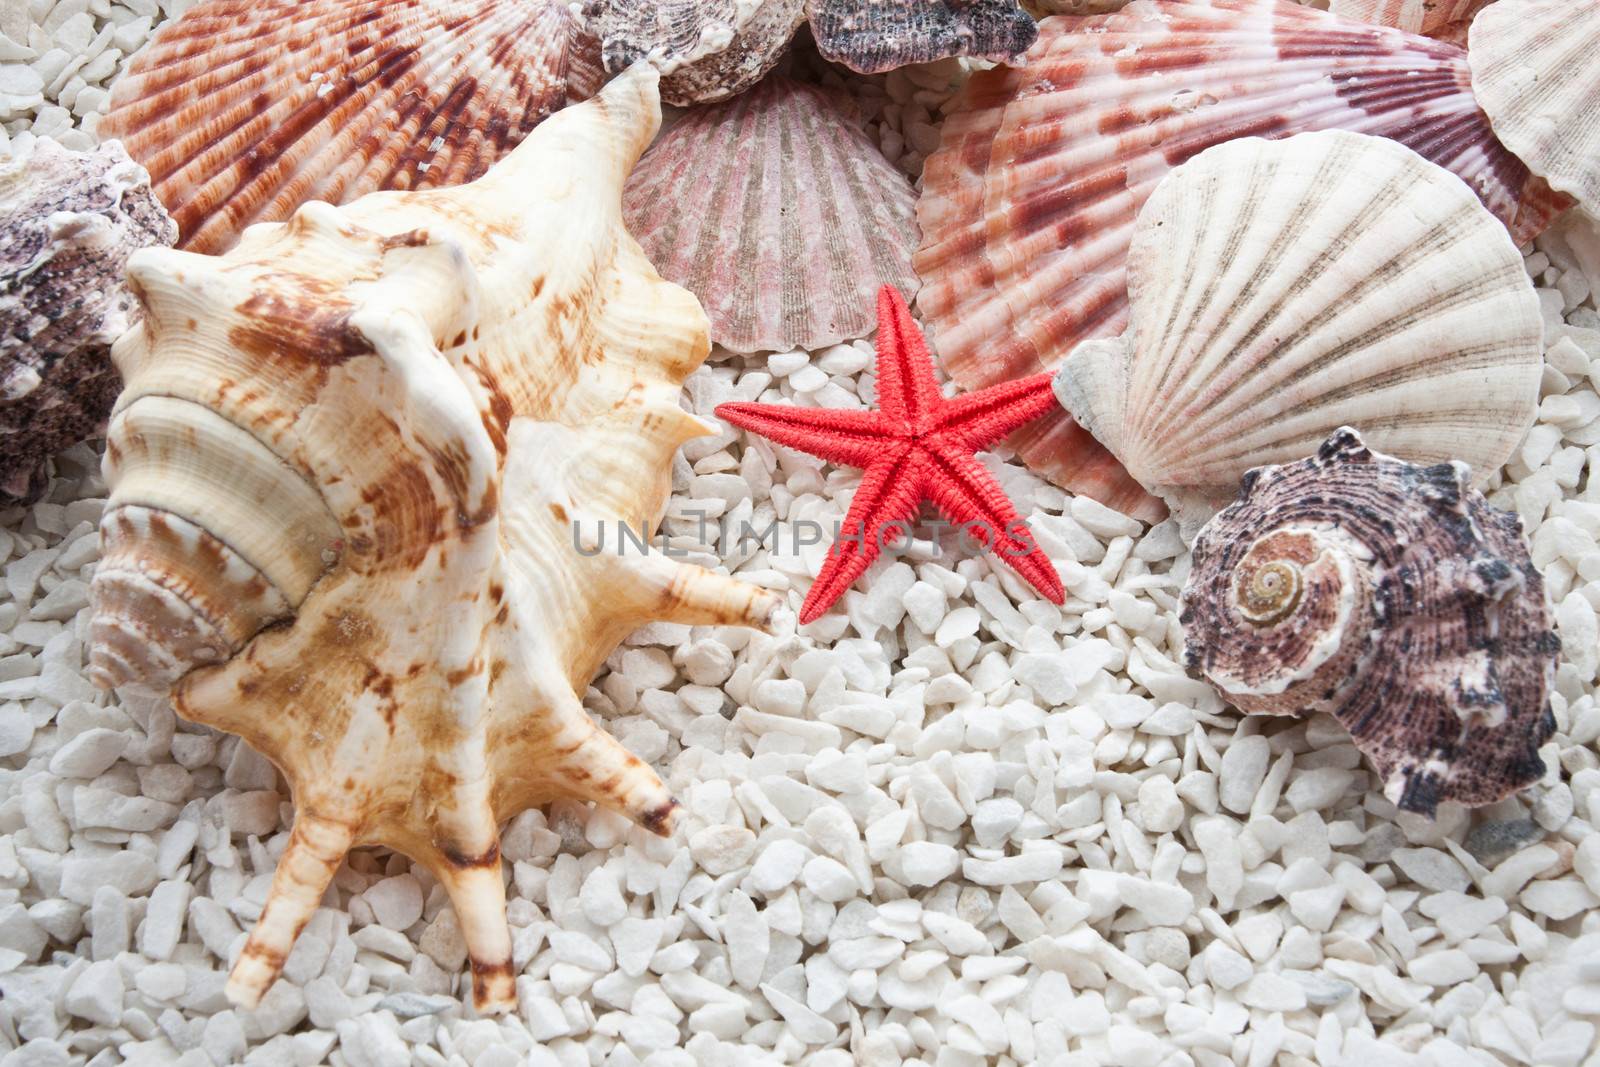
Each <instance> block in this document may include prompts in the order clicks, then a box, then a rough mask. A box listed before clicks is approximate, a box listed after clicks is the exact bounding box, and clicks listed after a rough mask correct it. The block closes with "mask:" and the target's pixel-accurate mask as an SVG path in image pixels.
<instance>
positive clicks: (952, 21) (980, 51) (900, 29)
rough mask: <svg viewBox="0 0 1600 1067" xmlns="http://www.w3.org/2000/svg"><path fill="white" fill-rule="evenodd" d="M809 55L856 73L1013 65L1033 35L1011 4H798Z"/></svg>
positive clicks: (996, 0)
mask: <svg viewBox="0 0 1600 1067" xmlns="http://www.w3.org/2000/svg"><path fill="white" fill-rule="evenodd" d="M806 14H807V16H809V17H810V19H811V32H812V34H813V35H814V36H815V37H816V40H817V51H819V52H821V53H822V55H823V57H824V58H826V59H831V60H833V61H834V62H835V63H843V64H844V65H845V66H847V67H849V68H850V69H851V70H857V71H860V72H861V73H863V74H878V73H881V72H883V71H886V70H894V69H895V68H896V67H905V66H909V65H911V64H913V63H931V62H933V61H934V60H936V59H945V58H947V57H949V56H972V57H974V58H976V59H991V60H995V61H996V62H1001V63H1015V62H1017V61H1018V60H1019V59H1020V58H1021V57H1022V54H1023V53H1024V52H1026V51H1027V50H1028V46H1029V45H1031V44H1033V41H1034V38H1035V37H1037V36H1038V35H1039V30H1038V27H1037V25H1036V24H1035V23H1034V21H1033V19H1032V18H1031V17H1030V16H1029V15H1028V13H1027V12H1026V11H1023V10H1022V9H1021V8H1020V7H1018V6H1017V4H1016V3H1015V0H806Z"/></svg>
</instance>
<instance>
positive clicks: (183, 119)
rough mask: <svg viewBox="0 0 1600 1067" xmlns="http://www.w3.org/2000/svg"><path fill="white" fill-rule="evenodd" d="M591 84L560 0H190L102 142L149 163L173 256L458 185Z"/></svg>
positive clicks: (584, 53)
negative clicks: (118, 141)
mask: <svg viewBox="0 0 1600 1067" xmlns="http://www.w3.org/2000/svg"><path fill="white" fill-rule="evenodd" d="M600 80H601V67H600V59H599V55H598V54H597V47H596V45H595V42H594V41H593V40H592V39H589V38H587V37H585V36H583V35H582V34H581V33H580V31H579V28H578V24H577V20H576V19H575V18H574V17H573V15H572V14H571V13H570V12H569V11H568V10H567V7H566V5H565V4H563V3H560V2H558V0H414V2H411V3H391V2H386V0H318V2H317V3H314V4H309V3H302V2H301V0H204V2H202V3H199V4H196V5H195V6H194V7H192V8H190V9H189V10H188V11H187V12H186V13H185V14H184V15H183V17H182V18H179V19H175V20H173V21H170V22H167V23H165V24H164V25H163V26H162V27H161V30H160V31H159V32H158V33H157V34H156V37H155V39H154V40H153V41H152V42H151V43H150V44H149V45H148V46H147V47H146V48H145V49H144V50H143V51H141V52H140V53H139V54H138V55H137V56H135V57H134V59H133V61H132V62H131V63H130V64H129V67H128V71H127V73H126V74H124V75H123V76H122V77H121V78H120V79H119V80H118V81H117V83H116V85H115V86H114V87H113V91H112V95H111V106H110V110H109V112H108V113H107V115H106V116H105V118H104V120H103V121H102V122H101V123H100V127H99V132H100V135H101V136H102V137H120V138H122V140H123V141H124V143H126V145H127V147H128V152H129V153H130V154H131V155H132V156H133V158H134V159H136V160H138V161H139V162H140V163H142V164H144V165H145V166H146V167H147V168H149V170H150V174H151V176H152V177H153V178H154V179H155V189H156V194H157V195H158V196H160V197H161V200H162V202H163V203H165V204H166V205H167V207H168V208H169V209H170V210H171V211H172V213H173V216H174V217H175V218H177V220H178V226H179V229H180V230H181V232H182V235H183V236H182V241H181V247H184V248H187V249H190V250H192V251H196V252H216V251H221V250H223V249H225V248H227V247H229V246H230V245H232V244H233V242H234V241H235V240H236V239H237V237H238V234H239V232H240V231H241V230H243V229H244V227H246V226H248V225H249V224H251V223H253V222H274V221H277V220H280V219H285V218H287V217H288V216H289V214H290V213H291V212H292V211H294V209H295V208H297V207H299V206H300V205H301V204H303V203H306V202H307V201H310V200H328V201H331V202H333V203H342V202H346V201H349V200H353V199H355V198H356V197H358V196H361V195H363V194H365V193H369V192H372V191H374V190H377V189H422V188H430V187H435V186H444V185H455V184H459V183H461V182H465V181H470V180H472V179H473V178H476V177H478V176H479V175H481V174H483V172H484V171H486V170H488V168H489V166H490V164H492V163H493V162H494V161H495V160H496V159H498V158H500V157H501V156H502V155H504V154H505V153H506V152H508V151H510V150H511V149H512V148H514V147H515V146H516V145H517V143H518V142H519V141H521V140H522V138H523V137H524V136H525V135H526V134H527V133H528V131H529V130H531V129H533V128H534V126H536V125H537V124H538V123H539V122H540V121H541V120H543V119H544V118H545V116H547V115H549V114H550V113H552V112H554V111H557V110H559V109H560V108H562V107H565V106H566V105H567V104H568V103H570V102H572V101H574V100H582V99H584V98H585V97H587V96H589V94H591V93H592V92H594V90H595V89H596V88H598V86H599V84H600Z"/></svg>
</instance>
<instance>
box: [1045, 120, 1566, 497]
mask: <svg viewBox="0 0 1600 1067" xmlns="http://www.w3.org/2000/svg"><path fill="white" fill-rule="evenodd" d="M1128 295H1129V303H1130V305H1131V319H1132V322H1131V325H1130V328H1129V330H1128V332H1127V333H1125V334H1123V336H1122V337H1120V338H1117V339H1115V340H1097V341H1086V342H1084V343H1083V344H1082V345H1079V346H1078V348H1077V349H1075V350H1074V351H1073V353H1072V354H1071V355H1070V356H1068V357H1067V359H1066V361H1065V362H1064V363H1063V364H1062V367H1061V371H1060V372H1059V374H1058V376H1057V378H1056V395H1057V396H1058V397H1059V398H1060V399H1061V401H1062V404H1063V405H1064V406H1065V407H1066V409H1067V411H1068V412H1069V413H1070V414H1071V415H1072V416H1073V417H1074V418H1076V419H1077V420H1078V422H1079V423H1081V424H1082V425H1083V426H1084V427H1085V428H1087V429H1088V430H1089V431H1090V432H1091V433H1093V434H1094V435H1095V437H1096V438H1098V439H1099V440H1100V441H1101V443H1103V444H1104V445H1105V446H1106V447H1107V448H1109V449H1110V450H1111V452H1112V453H1113V454H1114V455H1116V457H1117V458H1118V459H1119V460H1120V461H1121V462H1122V463H1123V464H1124V465H1125V466H1126V467H1127V469H1128V471H1129V473H1130V474H1132V475H1133V476H1134V477H1135V478H1137V479H1138V480H1139V482H1140V484H1142V485H1144V486H1146V487H1147V488H1149V489H1150V490H1152V491H1153V492H1155V493H1157V494H1158V495H1160V496H1162V497H1163V498H1164V499H1166V500H1167V501H1168V502H1169V503H1170V504H1171V505H1172V506H1173V508H1174V510H1176V511H1177V512H1178V517H1179V519H1180V520H1181V521H1184V522H1185V523H1186V524H1188V525H1194V524H1196V522H1195V520H1196V519H1201V520H1203V519H1204V518H1205V517H1207V516H1209V514H1210V512H1211V510H1212V509H1214V508H1215V507H1218V506H1220V505H1221V504H1222V503H1224V502H1226V501H1227V500H1228V499H1229V498H1230V497H1231V496H1232V494H1233V490H1234V487H1235V486H1236V485H1238V482H1239V478H1240V477H1241V476H1242V475H1243V474H1244V472H1245V471H1246V470H1248V469H1250V468H1251V467H1256V466H1259V465H1261V464H1263V463H1282V462H1286V461H1288V460H1290V459H1293V458H1295V457H1297V456H1304V455H1306V454H1308V453H1310V452H1312V451H1314V450H1315V448H1316V446H1317V443H1318V442H1320V441H1321V440H1323V438H1325V437H1326V436H1327V435H1328V434H1329V433H1330V432H1332V431H1333V430H1335V429H1337V428H1338V427H1340V426H1346V425H1349V426H1355V427H1356V428H1357V429H1359V430H1360V431H1361V432H1362V433H1363V434H1365V435H1366V436H1367V437H1368V439H1369V440H1371V441H1372V442H1373V444H1374V447H1382V448H1384V449H1385V450H1387V451H1390V452H1393V453H1396V454H1398V455H1401V456H1403V457H1405V458H1407V459H1411V460H1416V461H1419V462H1435V461H1440V460H1445V459H1451V458H1457V459H1461V460H1463V461H1465V462H1467V463H1469V464H1470V465H1471V466H1472V468H1473V469H1474V470H1476V471H1477V472H1478V473H1479V474H1480V475H1481V476H1482V477H1484V478H1487V477H1489V476H1490V475H1491V474H1493V473H1494V472H1495V471H1496V470H1498V469H1499V468H1500V466H1501V465H1502V464H1503V463H1505V461H1506V460H1507V459H1508V458H1509V457H1510V455H1511V452H1512V450H1513V449H1514V448H1515V447H1516V446H1517V444H1518V443H1519V442H1520V441H1521V439H1522V436H1523V434H1525V433H1526V432H1527V430H1528V428H1529V427H1530V426H1531V425H1532V424H1533V414H1534V409H1535V407H1536V406H1537V404H1538V400H1539V378H1540V373H1541V370H1542V368H1543V364H1544V359H1543V347H1542V343H1541V342H1542V339H1543V323H1542V320H1541V318H1540V315H1539V301H1538V297H1537V296H1536V295H1535V293H1534V291H1533V285H1532V283H1531V281H1530V280H1529V279H1528V276H1527V272H1526V271H1525V270H1524V269H1523V267H1522V257H1521V256H1520V255H1519V254H1518V253H1517V249H1516V246H1515V245H1513V244H1512V243H1511V238H1510V237H1509V236H1507V234H1506V232H1505V229H1504V228H1503V227H1501V226H1500V225H1499V224H1498V223H1497V222H1496V221H1495V219H1494V217H1493V216H1491V215H1490V214H1489V213H1488V212H1487V211H1485V210H1484V209H1483V205H1482V204H1480V203H1479V202H1478V200H1477V198H1476V197H1474V196H1473V195H1472V193H1471V191H1470V190H1469V189H1467V188H1466V186H1465V185H1463V184H1462V183H1461V181H1460V179H1458V178H1456V177H1455V176H1454V175H1452V174H1450V173H1449V172H1447V171H1445V170H1444V169H1442V168H1440V167H1436V166H1434V165H1433V164H1432V163H1429V162H1428V161H1427V160H1425V159H1423V158H1422V157H1421V156H1419V155H1417V154H1416V153H1415V152H1412V151H1411V150H1410V149H1408V148H1404V147H1402V146H1400V145H1398V144H1395V143H1394V142H1393V141H1389V140H1385V139H1383V138H1380V137H1368V136H1365V135H1363V134H1354V133H1346V132H1344V131H1342V130H1327V131H1323V132H1321V133H1308V134H1301V135H1299V136H1296V137H1291V138H1289V139H1288V140H1284V141H1264V140H1262V139H1260V138H1256V137H1251V138H1244V139H1242V140H1238V141H1231V142H1229V143H1227V144H1224V145H1218V146H1217V147H1215V148H1210V149H1207V150H1206V151H1204V152H1202V153H1201V154H1200V155H1198V156H1196V157H1195V158H1194V159H1192V160H1190V161H1189V162H1188V163H1185V164H1184V165H1183V166H1181V167H1179V168H1177V169H1176V170H1174V171H1173V172H1172V173H1171V174H1170V175H1168V176H1167V177H1166V178H1165V179H1163V180H1162V182H1161V184H1160V185H1158V186H1157V187H1156V191H1155V192H1154V193H1153V194H1152V195H1151V197H1150V200H1149V201H1148V202H1147V203H1146V204H1145V206H1144V208H1143V210H1141V211H1140V212H1139V221H1138V225H1137V226H1136V227H1135V228H1134V234H1133V242H1132V246H1131V247H1130V249H1129V251H1128Z"/></svg>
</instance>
